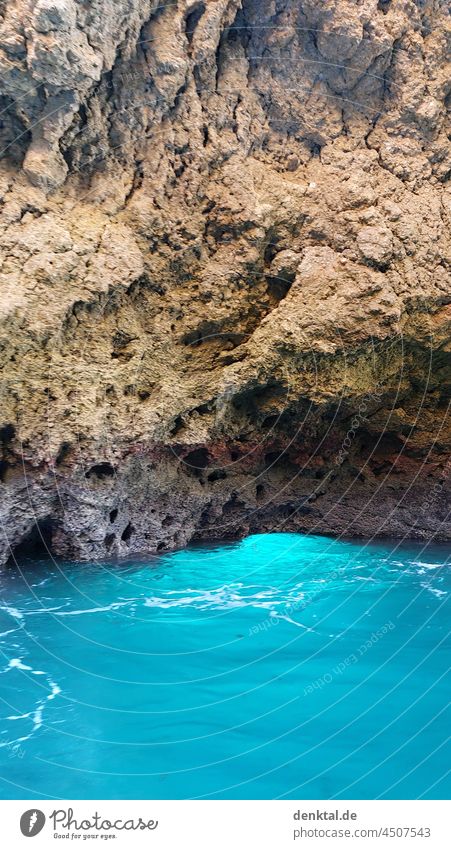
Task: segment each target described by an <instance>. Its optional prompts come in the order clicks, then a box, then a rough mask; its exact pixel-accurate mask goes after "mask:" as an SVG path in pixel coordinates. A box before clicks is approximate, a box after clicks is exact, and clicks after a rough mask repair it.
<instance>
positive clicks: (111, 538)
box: [104, 534, 116, 548]
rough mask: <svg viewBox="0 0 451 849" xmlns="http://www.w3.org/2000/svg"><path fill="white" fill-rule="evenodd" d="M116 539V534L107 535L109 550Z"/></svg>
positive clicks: (106, 544)
mask: <svg viewBox="0 0 451 849" xmlns="http://www.w3.org/2000/svg"><path fill="white" fill-rule="evenodd" d="M115 539H116V534H107V535H106V537H105V539H104V543H105V546H106V547H107V548H111V546H112V545H113V542H114V540H115Z"/></svg>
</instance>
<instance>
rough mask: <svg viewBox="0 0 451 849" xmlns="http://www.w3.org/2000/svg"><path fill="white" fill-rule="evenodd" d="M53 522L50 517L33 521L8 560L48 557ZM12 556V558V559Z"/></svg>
mask: <svg viewBox="0 0 451 849" xmlns="http://www.w3.org/2000/svg"><path fill="white" fill-rule="evenodd" d="M53 528H54V524H53V522H52V520H51V519H40V520H39V521H37V522H35V524H34V525H33V527H32V528H31V529H30V530H29V532H28V533H27V534H26V536H25V537H24V538H23V540H22V542H20V543H19V545H16V547H15V548H14V550H13V554H12V555H11V557H10V561H12V562H14V560H16V561H19V560H23V559H25V558H30V557H49V556H50V555H51V551H52V534H53ZM13 558H14V559H13Z"/></svg>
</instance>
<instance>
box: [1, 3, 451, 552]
mask: <svg viewBox="0 0 451 849" xmlns="http://www.w3.org/2000/svg"><path fill="white" fill-rule="evenodd" d="M448 13H449V8H448V2H447V0H416V2H413V0H379V2H377V0H321V2H319V0H176V1H175V2H172V3H165V4H163V3H161V2H158V0H89V2H88V0H0V78H1V97H0V122H1V123H0V127H1V129H0V146H1V155H2V161H1V171H0V197H1V199H2V201H1V208H0V244H1V249H2V258H1V310H0V356H1V367H2V384H1V388H2V391H1V399H0V401H1V414H0V416H1V418H0V447H1V451H2V454H1V462H0V477H1V498H2V504H1V517H0V518H1V524H2V538H1V542H0V560H1V562H3V563H4V562H6V561H7V559H8V558H9V557H10V555H11V553H15V554H17V553H20V552H21V551H23V550H25V548H26V546H27V545H31V544H33V543H36V542H37V541H39V539H40V538H42V539H43V540H44V542H45V543H46V544H47V545H48V546H49V547H50V549H51V551H52V552H53V553H54V554H56V555H62V556H67V557H71V558H77V559H81V560H84V559H90V558H99V559H101V558H108V557H112V556H124V555H131V554H135V553H138V552H154V551H163V550H168V549H171V548H174V547H178V546H182V545H185V544H187V543H188V542H189V541H191V540H193V539H202V538H203V539H213V538H233V537H238V536H240V535H242V534H245V533H249V532H255V531H265V530H298V531H308V532H310V533H332V534H349V535H364V536H368V537H372V536H373V535H394V536H399V537H403V536H406V535H407V536H411V537H417V538H424V539H433V538H435V539H446V538H449V536H450V535H451V525H450V523H449V519H448V506H449V490H448V474H447V472H448V471H449V460H448V457H449V454H448V453H447V452H448V449H449V421H448V420H447V419H446V412H447V398H448V397H449V377H450V367H449V351H450V346H449V340H450V306H449V302H450V289H451V287H450V275H449V233H450V230H449V224H450V190H449V183H447V180H448V178H449V174H450V156H449V137H448V135H447V129H448V131H449V126H448V128H447V124H446V118H447V107H449V101H450V94H449V92H450V88H451V85H450V75H449V68H448V69H447V67H446V57H447V55H448V56H449V48H450V29H449V14H448ZM447 493H448V498H447Z"/></svg>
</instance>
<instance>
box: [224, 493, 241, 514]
mask: <svg viewBox="0 0 451 849" xmlns="http://www.w3.org/2000/svg"><path fill="white" fill-rule="evenodd" d="M245 506H246V505H245V503H244V501H240V499H239V498H238V496H237V495H236V493H234V494H233V495H232V497H231V498H229V500H228V501H227V502H226V503H225V504H224V507H223V508H222V512H223V514H224V515H225V516H227V515H230V513H241V511H242V509H243V508H244V507H245Z"/></svg>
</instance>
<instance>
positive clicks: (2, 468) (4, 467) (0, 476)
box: [0, 460, 10, 483]
mask: <svg viewBox="0 0 451 849" xmlns="http://www.w3.org/2000/svg"><path fill="white" fill-rule="evenodd" d="M9 467H10V466H9V463H7V462H6V460H0V481H1V483H5V481H6V475H7V473H8V469H9Z"/></svg>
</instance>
